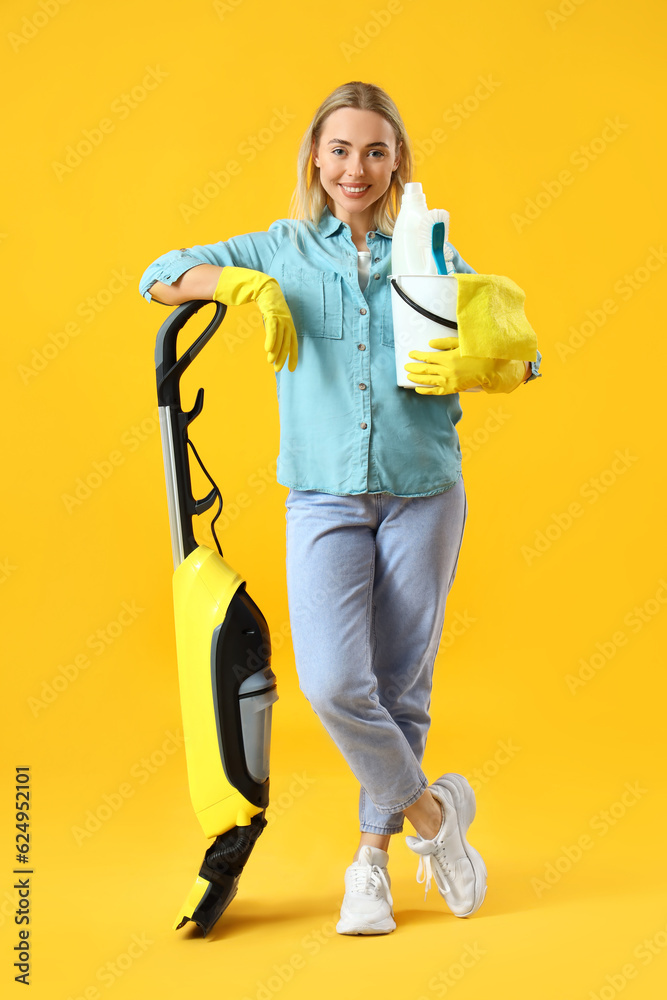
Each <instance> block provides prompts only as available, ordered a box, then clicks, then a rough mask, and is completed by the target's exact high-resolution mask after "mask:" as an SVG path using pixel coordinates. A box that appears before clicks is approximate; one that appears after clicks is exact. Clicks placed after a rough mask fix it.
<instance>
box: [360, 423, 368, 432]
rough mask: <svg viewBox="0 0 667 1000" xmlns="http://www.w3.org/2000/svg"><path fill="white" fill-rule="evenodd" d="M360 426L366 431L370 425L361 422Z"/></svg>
mask: <svg viewBox="0 0 667 1000" xmlns="http://www.w3.org/2000/svg"><path fill="white" fill-rule="evenodd" d="M359 426H360V427H361V429H362V431H365V430H366V428H367V427H368V424H359Z"/></svg>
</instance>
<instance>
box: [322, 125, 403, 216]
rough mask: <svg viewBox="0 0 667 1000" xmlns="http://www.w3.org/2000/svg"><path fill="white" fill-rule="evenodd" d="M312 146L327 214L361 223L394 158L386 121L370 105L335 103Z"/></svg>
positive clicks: (392, 139) (380, 191)
mask: <svg viewBox="0 0 667 1000" xmlns="http://www.w3.org/2000/svg"><path fill="white" fill-rule="evenodd" d="M312 152H313V162H314V163H315V166H317V167H319V168H320V181H321V182H322V187H323V188H324V190H325V191H326V192H327V194H328V195H329V197H330V198H331V200H332V201H333V203H334V207H333V208H332V212H333V214H334V215H335V216H336V218H338V219H342V220H343V221H344V222H348V223H349V224H350V225H352V226H353V227H354V226H355V223H356V224H358V225H365V224H366V223H367V222H368V220H370V218H371V216H372V209H373V205H374V203H375V202H376V201H377V200H378V198H381V197H382V195H383V194H384V193H385V191H387V189H388V188H389V185H390V184H391V175H392V171H394V170H395V169H396V168H397V167H398V163H399V160H400V144H399V148H398V149H397V148H396V137H395V134H394V130H393V128H392V126H391V125H390V124H389V122H388V121H387V120H386V118H383V117H382V115H380V114H378V113H377V112H376V111H360V110H359V109H358V108H338V109H337V110H336V111H333V112H332V113H331V114H330V115H329V117H328V118H327V119H326V121H325V122H324V125H323V127H322V132H321V135H320V141H319V145H318V146H317V147H315V143H314V142H313V150H312ZM330 207H331V206H330Z"/></svg>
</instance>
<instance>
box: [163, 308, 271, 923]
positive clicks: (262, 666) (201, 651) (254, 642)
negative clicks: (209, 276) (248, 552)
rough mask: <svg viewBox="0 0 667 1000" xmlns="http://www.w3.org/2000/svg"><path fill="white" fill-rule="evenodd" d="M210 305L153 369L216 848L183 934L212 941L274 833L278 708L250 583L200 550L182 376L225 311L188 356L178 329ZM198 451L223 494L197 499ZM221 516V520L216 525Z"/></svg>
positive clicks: (196, 753)
mask: <svg viewBox="0 0 667 1000" xmlns="http://www.w3.org/2000/svg"><path fill="white" fill-rule="evenodd" d="M205 304H207V302H206V301H205V300H196V301H192V302H186V303H183V304H182V305H180V306H178V307H177V308H176V309H175V310H174V311H173V312H172V313H171V315H170V316H169V318H168V319H167V320H166V321H165V323H163V325H162V327H161V328H160V331H159V333H158V337H157V344H156V352H155V364H156V373H157V386H158V407H159V414H160V431H161V437H162V447H163V457H164V467H165V479H166V484H167V501H168V507H169V523H170V530H171V539H172V552H173V558H174V576H173V597H174V622H175V630H176V654H177V660H178V678H179V691H180V700H181V714H182V720H183V734H184V740H185V752H186V763H187V772H188V784H189V789H190V798H191V801H192V805H193V808H194V810H195V814H196V816H197V818H198V820H199V822H200V824H201V827H202V829H203V831H204V835H205V836H206V837H207V838H209V839H212V840H213V844H212V845H211V846H210V847H209V848H208V850H207V851H206V854H205V857H204V861H203V863H202V865H201V868H200V870H199V874H198V876H197V879H196V882H195V884H194V886H193V888H192V890H191V892H190V893H189V895H188V897H187V899H186V900H185V903H184V904H183V906H182V908H181V910H180V911H179V914H178V916H177V919H176V921H175V923H174V927H175V928H179V927H182V926H183V925H184V924H185V923H187V921H188V920H192V921H193V922H194V923H196V924H197V925H198V926H199V927H200V928H201V930H202V931H203V933H204V935H206V934H207V933H208V932H209V930H210V929H211V927H212V926H213V924H214V923H215V922H216V920H217V919H218V917H219V916H220V915H221V913H222V912H223V911H224V910H225V909H226V907H227V906H228V905H229V903H230V902H231V900H232V899H233V898H234V896H235V894H236V891H237V888H238V882H239V878H240V876H241V872H242V871H243V866H244V865H245V863H246V861H247V860H248V857H249V855H250V852H251V851H252V848H253V846H254V844H255V842H256V840H257V837H258V836H259V834H260V833H261V832H262V830H263V829H264V827H265V826H266V820H265V818H264V813H265V810H266V807H267V805H268V801H269V747H270V740H271V707H272V705H273V704H274V702H275V701H276V700H277V697H278V695H277V692H276V678H275V675H274V673H273V671H272V670H271V641H270V636H269V630H268V626H267V624H266V621H265V619H264V617H263V615H262V613H261V611H260V610H259V608H258V607H257V605H256V604H255V603H254V601H253V600H252V599H251V598H250V596H249V595H248V594H247V592H246V589H245V581H244V579H243V577H242V576H241V575H240V574H239V573H237V572H236V570H234V569H233V568H232V567H231V566H230V565H229V564H228V563H227V562H226V561H225V560H224V558H223V556H222V552H221V550H220V546H219V543H218V540H217V537H216V535H215V528H214V523H215V518H214V519H213V522H212V524H211V528H212V533H213V537H214V538H215V542H216V546H217V548H218V551H217V552H216V551H215V550H213V549H212V548H210V547H209V546H206V545H200V544H198V543H197V542H196V540H195V538H194V533H193V527H192V518H193V516H194V515H198V514H201V513H203V512H204V511H206V510H208V509H209V508H210V507H211V506H212V505H213V503H214V502H215V500H216V499H218V502H219V508H218V514H219V513H220V509H221V508H222V498H221V496H220V493H219V491H218V488H217V486H216V485H215V483H213V481H212V480H211V479H210V476H208V473H207V472H206V469H205V468H204V466H203V464H202V463H201V459H199V456H198V454H197V452H196V450H195V448H194V445H192V442H191V441H190V439H189V437H188V426H189V425H190V423H192V421H193V420H194V419H195V417H197V416H198V415H199V414H200V413H201V411H202V408H203V398H204V392H203V389H200V390H199V392H198V393H197V397H196V400H195V405H194V407H193V408H192V410H190V411H189V412H184V411H183V410H182V409H181V401H180V378H181V376H182V374H183V372H184V371H185V370H186V369H187V367H188V366H189V365H190V364H191V363H192V361H193V360H194V358H195V357H196V356H197V354H198V353H199V351H200V350H201V349H202V347H204V345H205V344H206V343H207V342H208V340H210V338H211V337H212V336H213V334H214V333H215V331H216V330H217V328H218V326H219V325H220V323H221V321H222V319H223V317H224V314H225V312H226V306H224V305H221V304H219V303H216V313H215V316H214V317H213V319H212V321H211V323H210V324H209V325H208V326H207V328H206V329H205V330H204V332H203V333H202V334H201V335H200V336H199V337H198V338H197V339H196V340H195V342H194V343H193V344H192V345H191V347H190V348H189V349H188V350H187V351H185V352H184V353H183V354H182V355H181V357H180V358H177V354H176V341H177V337H178V333H179V331H180V330H181V329H182V327H183V326H184V325H185V323H186V322H187V320H188V319H190V318H191V317H192V316H193V315H194V314H195V313H196V312H197V311H198V310H199V309H200V308H201V307H202V306H203V305H205ZM188 448H190V449H191V450H192V451H193V453H194V455H195V457H196V458H197V460H198V461H199V464H200V465H201V467H202V469H203V471H204V473H205V475H206V476H207V477H208V478H209V480H210V481H211V483H212V486H213V489H212V490H211V492H210V493H209V494H208V495H207V496H206V497H204V498H202V499H201V500H196V499H195V498H194V496H193V495H192V486H191V479H190V465H189V453H188ZM217 516H218V515H216V517H217Z"/></svg>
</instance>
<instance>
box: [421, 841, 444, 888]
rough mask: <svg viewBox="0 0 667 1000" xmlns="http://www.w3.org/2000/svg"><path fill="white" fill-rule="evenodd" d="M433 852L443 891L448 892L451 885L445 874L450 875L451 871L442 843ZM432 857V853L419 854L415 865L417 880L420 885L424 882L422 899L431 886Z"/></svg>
mask: <svg viewBox="0 0 667 1000" xmlns="http://www.w3.org/2000/svg"><path fill="white" fill-rule="evenodd" d="M434 854H435V863H436V865H437V866H438V869H439V872H440V878H441V880H442V883H443V892H450V891H451V886H450V884H449V882H448V881H447V879H446V877H445V876H447V875H451V871H450V870H449V864H448V862H447V855H446V853H445V849H444V847H443V845H442V844H439V845H438V847H437V848H436V850H435V851H434ZM432 857H433V854H420V855H419V865H418V866H417V881H418V882H419V884H420V885H421V884H422V882H426V887H425V889H424V899H426V897H427V895H428V891H429V889H430V888H431V878H432V877H433V868H432V867H431V858H432ZM420 875H423V876H424V877H423V878H420V877H419V876H420Z"/></svg>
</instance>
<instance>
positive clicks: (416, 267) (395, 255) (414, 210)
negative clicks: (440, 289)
mask: <svg viewBox="0 0 667 1000" xmlns="http://www.w3.org/2000/svg"><path fill="white" fill-rule="evenodd" d="M425 219H428V208H427V205H426V196H425V195H424V192H423V191H422V186H421V184H419V183H410V184H406V185H405V190H404V192H403V198H402V200H401V208H400V211H399V213H398V215H397V217H396V222H395V224H394V232H393V235H392V240H391V273H392V274H437V273H438V268H437V266H436V263H435V260H434V259H433V254H432V253H430V252H429V251H428V250H427V249H425V248H424V246H423V245H421V244H422V243H423V241H421V240H420V238H419V230H420V228H421V227H422V226H423V224H424V220H425Z"/></svg>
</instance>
